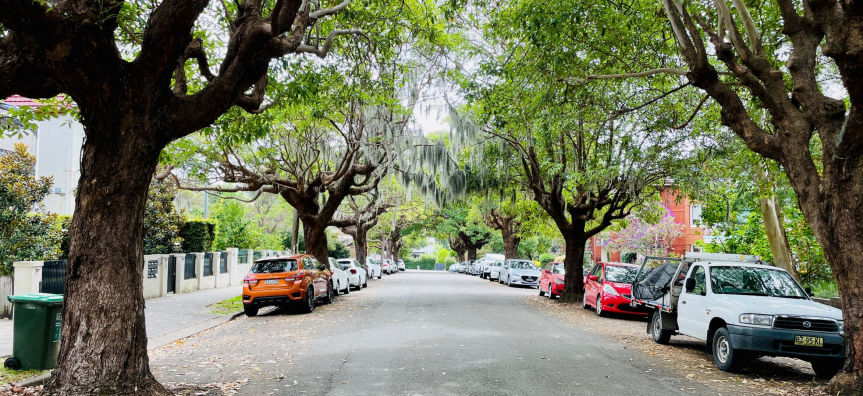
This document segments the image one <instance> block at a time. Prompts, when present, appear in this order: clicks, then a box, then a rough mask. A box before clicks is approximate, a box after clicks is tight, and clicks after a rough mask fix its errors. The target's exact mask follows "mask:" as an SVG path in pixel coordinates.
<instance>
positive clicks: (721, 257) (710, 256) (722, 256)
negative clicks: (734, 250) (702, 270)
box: [683, 252, 763, 263]
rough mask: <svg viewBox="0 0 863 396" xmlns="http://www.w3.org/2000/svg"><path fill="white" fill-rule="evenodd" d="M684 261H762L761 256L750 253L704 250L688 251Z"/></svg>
mask: <svg viewBox="0 0 863 396" xmlns="http://www.w3.org/2000/svg"><path fill="white" fill-rule="evenodd" d="M683 261H684V262H687V263H694V262H696V261H738V262H741V263H762V262H763V261H761V257H759V256H753V255H748V254H729V253H703V252H686V254H684V255H683Z"/></svg>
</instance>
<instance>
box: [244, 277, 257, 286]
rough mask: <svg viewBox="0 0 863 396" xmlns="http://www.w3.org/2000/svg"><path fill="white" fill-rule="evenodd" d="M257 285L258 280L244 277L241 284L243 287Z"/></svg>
mask: <svg viewBox="0 0 863 396" xmlns="http://www.w3.org/2000/svg"><path fill="white" fill-rule="evenodd" d="M257 283H258V280H257V279H255V278H250V277H248V276H247V277H245V278H243V284H245V285H255V284H257Z"/></svg>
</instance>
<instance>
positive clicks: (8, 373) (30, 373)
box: [0, 367, 49, 386]
mask: <svg viewBox="0 0 863 396" xmlns="http://www.w3.org/2000/svg"><path fill="white" fill-rule="evenodd" d="M48 371H49V370H44V371H43V370H21V371H15V370H9V369H7V368H6V367H0V386H2V385H6V384H8V383H10V382H16V383H17V382H21V380H24V379H27V378H30V377H35V376H37V375H39V374H42V373H47V372H48Z"/></svg>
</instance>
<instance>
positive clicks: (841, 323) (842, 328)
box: [836, 320, 845, 336]
mask: <svg viewBox="0 0 863 396" xmlns="http://www.w3.org/2000/svg"><path fill="white" fill-rule="evenodd" d="M836 324H838V325H839V335H841V336H844V335H845V321H844V320H837V321H836Z"/></svg>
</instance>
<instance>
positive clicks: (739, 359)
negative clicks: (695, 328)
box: [711, 327, 744, 373]
mask: <svg viewBox="0 0 863 396" xmlns="http://www.w3.org/2000/svg"><path fill="white" fill-rule="evenodd" d="M711 350H712V352H713V363H715V364H716V367H717V368H718V369H720V370H722V371H726V372H729V373H733V372H735V371H737V369H739V368H740V366H741V365H743V361H744V359H743V358H744V356H743V353H740V352H735V351H734V346H733V345H731V336H730V335H729V334H728V329H726V328H725V327H720V328H718V329H716V332H715V333H714V334H713V345H712V348H711Z"/></svg>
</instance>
